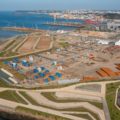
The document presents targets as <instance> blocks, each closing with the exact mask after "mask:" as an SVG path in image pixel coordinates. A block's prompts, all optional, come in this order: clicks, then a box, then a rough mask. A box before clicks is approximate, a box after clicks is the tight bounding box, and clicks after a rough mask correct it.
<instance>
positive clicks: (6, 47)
mask: <svg viewBox="0 0 120 120" xmlns="http://www.w3.org/2000/svg"><path fill="white" fill-rule="evenodd" d="M14 42H15V40H13V41H11V42H10V43H9V44H8V45H6V46H5V47H4V50H6V49H8V47H10V46H11V45H12V44H13V43H14Z"/></svg>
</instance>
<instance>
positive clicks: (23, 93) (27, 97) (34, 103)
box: [19, 91, 39, 106]
mask: <svg viewBox="0 0 120 120" xmlns="http://www.w3.org/2000/svg"><path fill="white" fill-rule="evenodd" d="M19 93H20V94H21V95H22V96H23V97H24V98H26V99H27V100H28V101H29V102H30V103H31V104H33V105H36V106H39V104H38V103H37V102H36V101H35V100H34V99H33V98H32V97H30V96H29V95H28V94H27V93H26V92H24V91H19Z"/></svg>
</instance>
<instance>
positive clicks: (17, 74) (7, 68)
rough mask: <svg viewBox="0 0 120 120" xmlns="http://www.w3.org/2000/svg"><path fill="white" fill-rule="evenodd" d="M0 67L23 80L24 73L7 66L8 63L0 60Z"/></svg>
mask: <svg viewBox="0 0 120 120" xmlns="http://www.w3.org/2000/svg"><path fill="white" fill-rule="evenodd" d="M0 67H1V68H4V69H6V70H8V71H9V72H10V73H12V74H13V75H14V76H15V77H16V78H18V79H19V80H24V78H25V75H23V74H20V73H18V72H17V71H16V70H14V69H13V68H11V67H9V66H8V65H5V64H4V63H3V62H1V61H0Z"/></svg>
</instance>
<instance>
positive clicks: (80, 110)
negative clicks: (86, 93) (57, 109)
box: [62, 107, 100, 120]
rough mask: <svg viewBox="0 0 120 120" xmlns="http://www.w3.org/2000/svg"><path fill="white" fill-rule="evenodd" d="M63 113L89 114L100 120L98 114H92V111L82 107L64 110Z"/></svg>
mask: <svg viewBox="0 0 120 120" xmlns="http://www.w3.org/2000/svg"><path fill="white" fill-rule="evenodd" d="M62 111H72V112H88V113H90V114H91V115H92V116H93V117H94V118H95V119H96V120H100V119H99V117H98V115H97V114H95V113H93V112H91V111H90V110H88V109H86V108H82V107H78V108H70V109H63V110H62Z"/></svg>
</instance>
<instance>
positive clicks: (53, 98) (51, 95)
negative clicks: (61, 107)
mask: <svg viewBox="0 0 120 120" xmlns="http://www.w3.org/2000/svg"><path fill="white" fill-rule="evenodd" d="M41 94H42V95H43V96H44V97H46V98H47V99H49V100H51V101H54V102H57V103H68V102H89V103H91V104H92V105H95V106H96V107H98V108H100V109H103V104H102V103H98V102H91V101H87V100H75V99H73V100H72V99H69V100H64V99H59V98H57V97H56V96H55V93H54V92H42V93H41Z"/></svg>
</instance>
